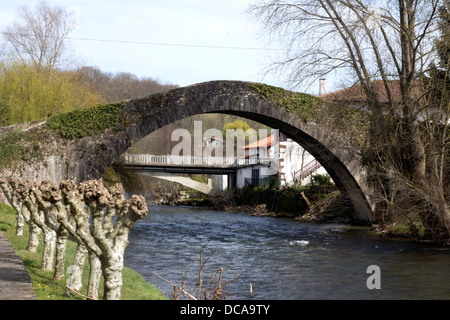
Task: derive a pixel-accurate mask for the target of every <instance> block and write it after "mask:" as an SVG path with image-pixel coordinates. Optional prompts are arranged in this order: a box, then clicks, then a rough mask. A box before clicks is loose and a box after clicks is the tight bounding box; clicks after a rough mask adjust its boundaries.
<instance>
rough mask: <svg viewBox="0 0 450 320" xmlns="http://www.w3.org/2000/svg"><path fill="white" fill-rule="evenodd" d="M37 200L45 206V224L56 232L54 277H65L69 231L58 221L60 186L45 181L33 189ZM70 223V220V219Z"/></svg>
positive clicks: (60, 198) (58, 278)
mask: <svg viewBox="0 0 450 320" xmlns="http://www.w3.org/2000/svg"><path fill="white" fill-rule="evenodd" d="M33 193H34V194H35V197H36V200H37V201H38V203H39V204H40V205H41V206H42V207H43V210H44V217H45V224H46V225H47V226H48V227H49V228H51V229H52V230H53V231H54V232H55V233H56V257H55V273H54V276H53V279H55V280H60V279H64V273H65V261H66V244H67V239H68V237H69V232H68V230H67V229H66V228H65V226H64V225H63V224H61V223H59V222H58V218H57V216H58V213H59V211H58V208H57V207H56V203H58V202H60V201H61V200H62V195H61V192H60V190H59V186H58V185H56V184H53V183H51V182H50V181H43V182H41V185H40V186H39V188H38V189H35V190H34V191H33ZM69 220H70V219H69ZM68 223H70V221H68Z"/></svg>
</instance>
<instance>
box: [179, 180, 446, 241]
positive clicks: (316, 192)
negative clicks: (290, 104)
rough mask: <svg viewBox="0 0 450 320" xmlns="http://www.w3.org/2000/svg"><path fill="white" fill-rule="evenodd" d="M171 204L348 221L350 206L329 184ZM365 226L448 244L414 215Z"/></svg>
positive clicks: (248, 190)
mask: <svg viewBox="0 0 450 320" xmlns="http://www.w3.org/2000/svg"><path fill="white" fill-rule="evenodd" d="M283 202H284V203H283ZM245 203H248V204H245ZM172 205H174V206H192V207H203V208H206V207H209V208H213V209H215V210H221V211H227V212H242V213H246V214H249V215H252V216H256V217H264V216H270V217H279V218H293V219H295V220H297V221H300V222H312V223H325V224H326V223H343V224H349V225H351V224H352V209H351V207H350V206H349V204H348V203H346V202H345V200H344V199H343V198H342V196H341V194H340V192H339V191H338V190H337V188H336V187H335V186H330V185H325V186H308V187H303V188H292V187H291V188H281V189H278V190H275V189H274V190H270V189H268V188H244V189H243V190H240V191H238V192H236V191H235V192H219V193H216V194H215V195H213V196H202V197H194V198H188V199H183V200H178V201H174V202H173V203H172ZM368 229H369V230H370V232H372V233H374V234H376V235H379V236H382V237H384V238H389V239H404V240H408V241H411V242H415V243H436V244H438V245H442V244H444V245H449V244H448V243H443V242H442V241H437V240H433V239H432V238H430V237H428V236H427V235H426V234H425V232H424V227H423V225H422V223H421V221H420V218H419V217H418V216H417V217H412V218H411V217H404V216H398V217H397V219H395V220H392V219H391V220H385V221H378V222H377V223H375V224H374V225H372V226H371V227H368Z"/></svg>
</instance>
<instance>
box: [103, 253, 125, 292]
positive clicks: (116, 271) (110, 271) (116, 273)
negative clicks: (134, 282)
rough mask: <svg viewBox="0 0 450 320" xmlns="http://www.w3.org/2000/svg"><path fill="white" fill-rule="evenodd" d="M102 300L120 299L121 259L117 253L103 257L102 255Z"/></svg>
mask: <svg viewBox="0 0 450 320" xmlns="http://www.w3.org/2000/svg"><path fill="white" fill-rule="evenodd" d="M101 261H102V264H101V265H102V271H103V277H104V282H103V290H104V293H103V300H120V297H121V289H122V269H123V261H121V259H119V257H118V256H117V255H115V257H109V258H108V259H105V258H104V257H103V259H102V260H101Z"/></svg>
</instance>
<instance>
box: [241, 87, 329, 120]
mask: <svg viewBox="0 0 450 320" xmlns="http://www.w3.org/2000/svg"><path fill="white" fill-rule="evenodd" d="M250 88H251V89H253V90H254V91H256V92H257V93H258V94H259V95H260V96H261V97H262V98H264V99H269V100H270V101H271V102H272V103H275V104H278V105H281V106H283V107H284V109H285V110H286V111H288V112H291V113H293V114H295V115H297V116H299V117H300V118H301V119H302V120H303V121H304V122H305V123H306V122H308V121H309V120H310V119H311V118H312V117H313V116H314V115H315V113H316V112H317V109H318V106H319V105H320V104H321V103H322V100H321V99H320V98H317V97H315V96H312V95H309V94H306V93H300V92H292V91H287V90H285V89H283V88H279V87H274V86H269V85H267V84H262V83H254V84H251V85H250Z"/></svg>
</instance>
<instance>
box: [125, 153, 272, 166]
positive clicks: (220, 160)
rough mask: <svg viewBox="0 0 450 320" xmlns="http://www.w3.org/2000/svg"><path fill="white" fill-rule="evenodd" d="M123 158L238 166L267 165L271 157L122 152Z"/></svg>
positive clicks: (144, 162) (133, 162) (138, 162)
mask: <svg viewBox="0 0 450 320" xmlns="http://www.w3.org/2000/svg"><path fill="white" fill-rule="evenodd" d="M123 160H124V162H125V164H129V165H170V166H196V165H197V166H198V165H200V166H222V167H239V166H249V165H255V164H264V165H269V164H270V163H271V161H273V160H274V159H273V158H269V157H263V158H261V157H250V158H225V157H196V156H173V155H153V154H124V155H123Z"/></svg>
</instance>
